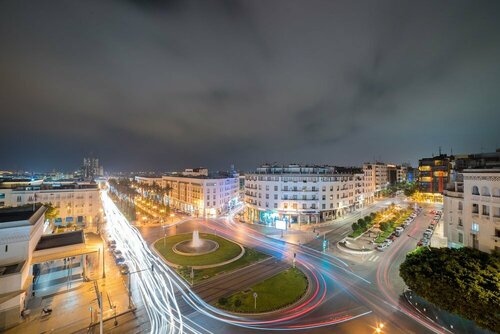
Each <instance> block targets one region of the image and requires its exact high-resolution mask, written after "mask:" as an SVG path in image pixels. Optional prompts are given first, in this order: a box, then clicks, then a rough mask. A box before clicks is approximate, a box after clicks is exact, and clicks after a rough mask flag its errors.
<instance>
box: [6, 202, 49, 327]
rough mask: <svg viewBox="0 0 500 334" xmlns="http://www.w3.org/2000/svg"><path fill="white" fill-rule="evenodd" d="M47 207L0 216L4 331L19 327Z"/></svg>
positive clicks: (9, 212) (10, 212) (15, 211)
mask: <svg viewBox="0 0 500 334" xmlns="http://www.w3.org/2000/svg"><path fill="white" fill-rule="evenodd" d="M45 210H46V208H45V207H43V206H42V207H40V206H38V207H36V209H35V211H34V212H33V211H29V210H28V211H26V210H23V211H17V210H6V209H3V210H1V212H0V330H2V329H5V328H8V327H11V326H13V325H16V324H17V323H18V322H19V320H20V314H21V311H22V310H23V309H24V304H25V299H26V297H27V291H29V287H30V285H31V277H32V276H31V265H30V264H31V258H32V254H33V252H34V250H35V247H36V245H37V243H38V241H39V240H40V238H41V236H42V233H43V223H44V220H45V215H44V213H45Z"/></svg>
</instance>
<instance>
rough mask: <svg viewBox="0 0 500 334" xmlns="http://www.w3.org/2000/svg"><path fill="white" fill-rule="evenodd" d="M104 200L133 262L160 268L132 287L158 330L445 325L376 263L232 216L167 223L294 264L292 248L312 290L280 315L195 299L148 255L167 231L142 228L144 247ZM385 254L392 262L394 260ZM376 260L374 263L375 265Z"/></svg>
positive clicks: (402, 329) (366, 329) (425, 329)
mask: <svg viewBox="0 0 500 334" xmlns="http://www.w3.org/2000/svg"><path fill="white" fill-rule="evenodd" d="M107 205H108V208H107V213H110V215H109V216H108V225H111V226H114V225H118V224H119V228H116V229H115V230H114V232H112V233H113V234H114V235H113V236H114V237H116V238H122V239H121V241H120V246H122V247H129V248H128V249H127V251H126V252H125V255H126V256H127V257H128V258H130V259H131V260H133V261H135V262H134V263H135V265H136V267H142V268H144V267H145V268H147V267H148V266H149V265H150V264H151V263H153V264H154V266H155V268H156V269H155V270H154V272H153V273H149V272H146V273H144V275H142V274H141V275H138V276H137V277H136V284H137V285H138V286H135V285H134V289H133V291H134V299H136V298H139V299H141V300H142V301H143V304H142V305H144V307H146V308H147V313H148V315H149V316H150V320H151V321H152V325H151V328H152V331H154V332H169V331H170V332H172V333H174V332H178V331H183V332H195V333H221V334H222V333H255V332H262V331H264V330H267V331H275V330H280V331H285V332H290V333H292V332H297V331H298V332H300V333H332V331H334V332H335V333H374V332H375V328H376V326H377V325H378V324H380V323H383V324H384V328H383V331H382V332H383V333H432V332H437V333H444V332H445V331H444V330H443V329H441V328H439V327H436V326H434V325H433V324H432V323H431V322H429V321H428V320H427V319H425V318H423V317H421V316H419V315H418V314H414V313H412V312H409V311H408V310H407V309H405V308H404V307H403V306H402V303H401V301H400V300H399V299H398V293H400V290H399V289H400V288H399V287H397V286H396V287H395V288H393V291H388V290H387V287H388V286H391V285H392V282H391V281H390V280H389V281H386V282H385V283H384V282H382V283H381V282H380V275H379V274H378V273H377V270H375V266H376V265H375V264H369V265H368V268H364V271H363V275H358V274H357V272H358V271H357V268H353V267H351V266H350V265H349V264H348V263H346V262H345V261H343V260H342V259H339V258H336V257H335V256H332V255H328V254H323V253H321V252H318V251H316V250H314V249H310V248H305V247H299V246H297V245H293V244H288V243H285V242H283V241H280V240H275V239H271V238H268V237H266V236H265V235H262V234H260V233H259V232H258V231H256V230H254V229H251V228H249V227H248V226H246V225H244V224H239V223H236V222H234V220H232V219H231V218H220V219H216V220H207V221H202V220H188V221H185V222H184V223H182V224H180V225H179V226H178V227H170V228H168V229H167V230H165V232H166V233H167V235H169V234H175V233H183V232H191V231H193V230H194V229H195V228H197V229H199V230H200V232H212V233H214V232H216V233H217V234H219V235H223V236H224V237H227V238H229V239H233V240H235V241H237V242H239V243H241V244H243V245H245V246H247V247H253V248H256V249H257V250H259V251H262V252H265V253H267V254H269V255H272V256H274V257H275V258H276V259H278V260H280V261H283V262H288V263H291V261H292V258H293V254H294V253H296V254H297V262H298V264H299V265H301V266H303V267H304V268H305V270H308V274H309V275H310V276H311V277H313V279H315V280H316V281H315V286H316V288H315V291H314V293H313V295H312V297H311V298H310V299H309V300H306V301H304V303H302V304H301V305H298V306H297V307H295V308H294V309H293V310H290V311H287V312H283V314H279V315H276V314H274V315H271V316H269V317H268V318H265V317H264V318H263V317H259V318H252V317H246V316H242V315H234V314H228V313H225V312H222V311H220V310H217V309H215V308H213V307H211V306H210V305H209V304H207V303H205V302H204V301H202V300H201V299H199V298H197V297H196V295H195V294H193V293H192V292H191V289H190V288H189V287H188V286H187V284H185V283H184V282H183V281H182V279H180V278H179V277H178V276H177V275H175V274H174V273H173V272H172V271H170V270H169V269H168V268H165V267H164V266H163V264H162V263H161V262H160V260H159V259H158V258H157V257H156V255H155V254H149V253H148V252H147V250H145V249H144V247H145V245H147V244H150V243H151V242H153V241H154V240H156V239H158V238H160V237H162V236H163V235H164V233H165V232H164V230H163V229H162V228H161V227H147V228H146V227H145V228H141V232H142V233H141V234H142V235H143V237H144V240H145V241H146V242H143V241H140V242H143V245H144V246H141V247H139V245H140V242H139V241H137V242H136V241H134V242H133V241H132V238H141V237H140V235H139V233H134V230H135V228H133V227H131V226H130V225H128V226H127V224H126V223H125V222H123V219H122V218H120V217H119V214H118V213H117V212H116V211H113V212H111V211H110V210H114V208H112V207H111V205H110V204H109V203H107ZM128 229H130V231H128ZM134 240H135V239H134ZM413 241H414V240H413V239H410V238H406V239H404V238H400V240H398V242H400V244H401V245H405V244H407V247H408V248H409V249H411V247H413V246H412V245H411V243H412V242H413ZM415 243H416V241H415ZM393 246H395V245H393ZM401 247H403V246H401ZM390 250H394V252H395V253H396V254H399V255H398V257H399V258H400V259H401V258H402V254H403V252H404V250H403V249H401V248H399V249H398V248H397V247H391V248H390ZM390 250H389V252H387V253H384V254H383V257H384V258H385V257H386V256H387V257H388V258H389V257H390V255H391V251H390ZM388 261H389V263H390V261H391V260H388ZM371 266H374V267H373V268H374V269H373V270H370V268H371ZM386 267H387V268H388V272H394V270H395V269H391V267H390V266H387V265H386V266H385V267H383V268H386ZM384 270H385V269H384ZM391 270H392V271H391ZM382 277H383V275H382ZM242 279H243V278H242ZM142 281H144V282H142ZM165 282H167V283H165ZM137 304H138V305H140V303H137ZM186 305H188V306H189V307H191V308H192V311H191V312H189V313H186V312H185V311H184V310H185V308H186ZM181 310H182V312H181ZM186 315H189V316H188V317H186ZM172 324H173V325H172Z"/></svg>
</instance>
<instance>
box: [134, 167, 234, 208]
mask: <svg viewBox="0 0 500 334" xmlns="http://www.w3.org/2000/svg"><path fill="white" fill-rule="evenodd" d="M136 181H137V182H139V183H141V182H145V183H148V184H153V183H157V184H159V185H160V186H162V187H163V188H168V189H169V191H168V194H167V195H165V204H167V205H169V206H170V207H171V208H173V209H176V210H180V211H182V212H185V213H188V214H191V215H194V216H198V217H214V216H217V215H220V214H222V213H223V212H226V211H227V210H229V209H231V208H233V207H234V206H235V205H236V204H237V203H238V202H239V192H240V181H239V176H238V174H237V173H215V174H210V173H208V170H207V169H205V168H196V169H187V170H185V171H184V172H181V173H172V174H171V175H165V176H162V177H161V178H144V177H136Z"/></svg>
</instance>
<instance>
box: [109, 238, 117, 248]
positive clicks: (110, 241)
mask: <svg viewBox="0 0 500 334" xmlns="http://www.w3.org/2000/svg"><path fill="white" fill-rule="evenodd" d="M111 245H116V241H115V240H113V239H109V240H108V246H111Z"/></svg>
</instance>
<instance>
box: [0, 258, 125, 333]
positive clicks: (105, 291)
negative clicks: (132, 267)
mask: <svg viewBox="0 0 500 334" xmlns="http://www.w3.org/2000/svg"><path fill="white" fill-rule="evenodd" d="M105 257H106V259H105V260H106V278H104V279H103V278H98V279H95V280H90V281H87V282H83V281H81V283H80V284H79V285H78V286H76V287H73V288H71V289H66V288H65V287H66V284H63V287H64V288H63V289H57V287H58V286H59V285H57V284H56V285H55V286H54V287H53V288H52V290H47V291H44V294H43V295H42V294H40V295H39V296H38V295H37V296H36V297H35V298H31V299H30V301H29V302H28V308H29V309H30V315H29V316H28V317H27V318H26V319H25V320H24V321H23V322H22V323H21V324H19V325H18V326H16V327H13V328H11V329H9V330H7V331H6V332H5V333H23V334H31V333H33V334H35V333H36V334H39V333H73V332H75V331H79V330H82V329H86V328H88V326H89V325H90V323H91V321H92V322H94V323H95V322H98V320H99V317H98V310H99V306H98V303H97V293H96V286H97V287H98V289H99V291H100V292H102V297H103V298H102V299H103V307H104V319H107V318H113V317H114V315H115V309H114V308H113V306H116V314H117V315H119V314H122V313H124V312H128V311H129V304H128V290H127V286H126V283H127V281H126V280H127V277H126V276H123V275H121V273H120V271H119V269H118V267H117V266H116V265H115V263H114V259H113V257H112V255H111V254H110V252H109V251H107V250H106V256H105ZM66 271H67V270H64V272H66ZM58 275H59V276H60V274H58ZM87 275H88V276H89V277H90V278H97V277H100V275H102V263H97V262H95V263H94V264H93V265H92V264H91V265H90V266H89V268H88V273H87ZM60 278H61V277H60ZM62 278H63V279H64V277H62ZM49 281H51V280H49ZM132 306H133V305H132ZM44 307H49V308H51V309H52V310H53V311H52V314H50V315H48V316H42V309H43V308H44ZM111 322H112V323H113V321H111ZM108 326H109V324H108Z"/></svg>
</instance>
